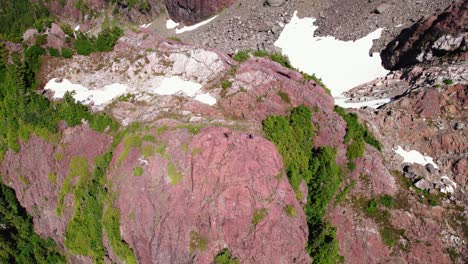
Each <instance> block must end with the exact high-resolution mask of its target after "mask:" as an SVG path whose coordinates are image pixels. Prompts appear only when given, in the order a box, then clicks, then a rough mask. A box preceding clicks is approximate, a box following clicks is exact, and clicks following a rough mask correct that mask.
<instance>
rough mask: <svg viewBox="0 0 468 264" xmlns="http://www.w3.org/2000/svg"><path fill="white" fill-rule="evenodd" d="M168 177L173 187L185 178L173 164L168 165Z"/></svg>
mask: <svg viewBox="0 0 468 264" xmlns="http://www.w3.org/2000/svg"><path fill="white" fill-rule="evenodd" d="M167 177H168V178H169V181H170V182H171V184H172V185H174V186H175V185H177V184H178V183H179V182H180V181H181V180H182V178H183V175H182V173H180V172H179V171H178V170H177V168H176V167H175V166H174V164H173V163H172V162H169V163H168V164H167Z"/></svg>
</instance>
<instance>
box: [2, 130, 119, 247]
mask: <svg viewBox="0 0 468 264" xmlns="http://www.w3.org/2000/svg"><path fill="white" fill-rule="evenodd" d="M62 133H63V136H62V139H61V141H60V142H59V143H57V144H52V143H50V142H47V141H44V140H43V139H41V138H39V137H36V136H31V138H30V139H29V140H28V141H27V142H20V145H21V151H20V152H18V153H14V152H13V151H11V150H9V151H8V152H7V153H6V154H5V157H4V160H3V161H2V162H1V163H0V174H1V175H2V176H3V182H4V183H5V184H7V185H8V186H9V187H11V188H14V189H15V190H16V194H17V198H18V200H19V202H20V204H21V206H23V207H24V208H26V210H27V212H28V213H29V214H30V215H32V216H34V217H33V221H34V229H35V231H36V232H37V233H38V234H40V235H42V236H44V237H52V238H53V239H54V240H55V241H57V242H59V243H63V241H64V237H63V234H64V233H65V229H66V227H67V223H68V221H69V220H70V218H71V215H72V213H73V210H72V209H73V206H74V199H73V197H72V195H70V194H69V195H67V196H66V197H65V210H64V212H63V214H62V216H61V217H59V216H57V213H56V207H57V197H58V193H59V192H60V187H61V186H62V184H63V181H64V179H65V177H66V176H67V174H68V168H69V164H70V160H71V158H72V157H75V156H82V157H86V158H87V159H88V163H89V164H90V168H91V169H92V168H93V164H94V159H95V158H96V157H97V156H98V155H101V154H103V153H104V152H105V151H106V150H107V148H108V146H109V144H110V137H109V136H106V135H104V134H99V133H97V132H94V131H92V130H91V129H90V128H89V127H86V126H82V127H75V128H69V129H66V130H64V131H63V132H62ZM50 173H55V174H56V179H55V180H51V179H49V178H50V177H49V174H50Z"/></svg>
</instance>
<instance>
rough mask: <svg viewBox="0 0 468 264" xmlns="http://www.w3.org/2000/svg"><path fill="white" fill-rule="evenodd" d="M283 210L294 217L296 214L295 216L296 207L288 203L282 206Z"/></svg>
mask: <svg viewBox="0 0 468 264" xmlns="http://www.w3.org/2000/svg"><path fill="white" fill-rule="evenodd" d="M284 212H285V213H286V214H287V215H288V216H289V217H296V216H297V212H296V209H295V208H294V206H292V205H290V204H287V205H286V206H284Z"/></svg>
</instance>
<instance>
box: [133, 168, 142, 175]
mask: <svg viewBox="0 0 468 264" xmlns="http://www.w3.org/2000/svg"><path fill="white" fill-rule="evenodd" d="M141 175H143V168H142V167H140V166H138V167H136V168H135V169H133V176H136V177H140V176H141Z"/></svg>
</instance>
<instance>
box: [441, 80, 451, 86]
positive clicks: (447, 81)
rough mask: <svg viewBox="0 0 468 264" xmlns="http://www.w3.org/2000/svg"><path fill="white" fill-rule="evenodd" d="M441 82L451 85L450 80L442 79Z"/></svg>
mask: <svg viewBox="0 0 468 264" xmlns="http://www.w3.org/2000/svg"><path fill="white" fill-rule="evenodd" d="M443 82H444V83H445V84H446V85H451V84H453V81H452V79H444V81H443Z"/></svg>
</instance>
